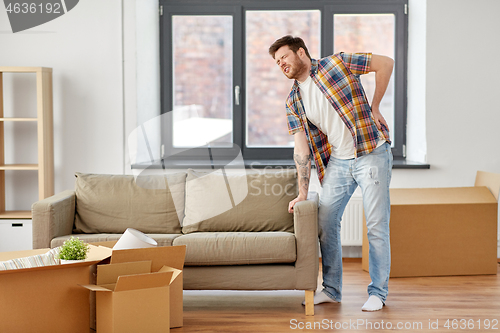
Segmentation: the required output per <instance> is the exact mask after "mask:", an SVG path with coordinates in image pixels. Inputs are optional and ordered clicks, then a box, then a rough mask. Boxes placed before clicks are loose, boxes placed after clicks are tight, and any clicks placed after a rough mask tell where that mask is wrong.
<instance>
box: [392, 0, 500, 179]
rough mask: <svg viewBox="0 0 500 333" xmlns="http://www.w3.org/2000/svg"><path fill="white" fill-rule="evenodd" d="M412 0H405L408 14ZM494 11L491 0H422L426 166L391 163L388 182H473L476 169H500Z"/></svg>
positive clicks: (499, 6) (499, 71)
mask: <svg viewBox="0 0 500 333" xmlns="http://www.w3.org/2000/svg"><path fill="white" fill-rule="evenodd" d="M416 1H419V0H414V1H411V0H410V8H409V10H410V12H409V14H410V19H411V15H412V6H411V5H412V2H413V3H415V2H416ZM499 11H500V1H496V0H478V1H474V2H472V1H468V0H430V1H427V9H426V12H427V15H426V16H427V17H426V29H425V30H426V35H427V39H426V45H425V50H422V51H423V52H420V53H419V54H418V56H421V57H425V60H424V61H423V62H424V63H425V64H426V65H425V68H422V72H424V73H423V74H424V75H425V78H426V79H425V125H426V139H427V162H428V163H429V164H430V165H431V169H430V170H413V171H408V170H395V171H394V173H393V181H392V187H440V186H471V185H473V184H474V177H475V173H476V171H477V170H484V171H489V172H496V173H500V146H499V145H498V142H499V136H498V132H499V124H500V106H499V104H498V98H497V96H498V89H499V88H500V83H499V81H498V78H499V77H500V66H497V65H496V62H497V59H496V58H497V55H498V54H499V52H500V39H499V38H497V37H496V34H497V32H498V31H500V20H498V12H499ZM410 49H412V47H411V46H410ZM413 51H414V52H417V53H418V52H419V50H418V49H415V48H413ZM412 57H414V59H415V54H412ZM413 65H414V64H412V66H413ZM411 73H413V74H416V75H418V72H416V73H414V72H410V74H411ZM409 80H410V81H411V82H415V81H417V80H418V79H416V78H415V77H409ZM411 100H412V96H409V101H411ZM410 110H411V112H418V111H419V109H415V108H411V107H410V108H409V111H410ZM411 116H412V115H409V116H408V118H409V119H411ZM411 125H412V124H409V126H411Z"/></svg>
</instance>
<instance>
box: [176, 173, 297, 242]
mask: <svg viewBox="0 0 500 333" xmlns="http://www.w3.org/2000/svg"><path fill="white" fill-rule="evenodd" d="M264 171H265V170H262V171H253V170H252V171H247V172H246V173H227V174H223V173H222V172H221V171H220V170H219V171H215V172H211V173H207V172H197V171H194V170H191V169H189V170H188V175H187V180H186V206H185V217H184V220H183V223H182V232H183V233H184V234H188V233H192V232H210V231H212V232H217V231H220V232H236V231H258V232H262V231H287V232H293V215H292V214H290V213H288V203H289V202H290V201H291V200H293V199H294V198H295V197H296V196H297V193H298V192H297V178H296V171H295V170H279V171H269V170H267V172H266V173H265V172H264Z"/></svg>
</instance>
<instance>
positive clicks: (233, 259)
mask: <svg viewBox="0 0 500 333" xmlns="http://www.w3.org/2000/svg"><path fill="white" fill-rule="evenodd" d="M173 245H186V261H185V264H186V265H188V266H189V265H191V266H204V265H249V264H271V263H292V262H295V260H296V258H297V253H296V246H295V235H294V234H292V233H289V232H279V231H277V232H197V233H191V234H188V235H182V236H180V237H177V238H175V239H174V241H173Z"/></svg>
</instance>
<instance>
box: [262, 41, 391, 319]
mask: <svg viewBox="0 0 500 333" xmlns="http://www.w3.org/2000/svg"><path fill="white" fill-rule="evenodd" d="M269 53H270V54H271V56H272V57H273V58H274V59H275V61H276V64H277V65H278V66H279V67H280V69H281V71H282V72H283V74H285V76H286V77H287V78H289V79H293V80H295V82H294V85H293V86H292V89H291V92H290V95H289V96H288V98H287V101H286V112H287V119H288V130H289V133H290V134H293V135H294V141H295V148H294V155H293V157H294V160H295V164H296V166H297V171H298V175H299V177H298V183H299V195H298V197H297V198H296V199H294V200H292V201H291V202H290V204H289V212H293V206H294V205H295V204H296V203H297V202H299V201H302V200H306V198H307V192H308V188H309V178H310V172H311V159H314V162H315V165H316V170H317V173H318V178H319V181H320V183H321V185H322V188H323V190H322V195H321V196H320V207H319V212H318V219H319V239H320V247H321V254H322V268H323V290H322V292H321V293H318V294H316V295H315V296H314V304H320V303H325V302H340V301H341V299H342V246H341V243H340V221H341V218H342V214H343V212H344V209H345V207H346V205H347V203H348V201H349V199H350V197H351V195H352V193H353V192H354V190H355V189H356V188H357V186H358V185H359V186H360V188H361V190H362V193H363V206H364V211H365V217H366V224H367V228H368V240H369V244H370V251H369V261H370V267H369V268H370V277H371V280H372V282H371V283H370V284H369V286H368V295H369V298H368V300H367V301H366V303H365V304H364V305H363V307H362V310H363V311H377V310H380V309H382V307H383V306H384V305H385V301H386V298H387V294H388V283H389V273H390V261H391V259H390V241H389V218H390V201H389V183H390V180H391V174H392V153H391V146H390V139H389V130H388V126H387V123H386V121H385V119H384V117H383V116H382V114H381V113H380V110H379V105H380V101H381V100H382V97H383V96H384V94H385V91H386V89H387V85H388V83H389V79H390V77H391V73H392V68H393V65H394V61H393V60H392V59H391V58H388V57H385V56H380V55H372V54H371V53H356V54H348V53H338V54H334V55H332V56H329V57H326V58H323V59H320V60H315V59H311V57H310V55H309V52H308V50H307V47H306V45H305V44H304V41H303V40H302V39H301V38H299V37H292V36H285V37H282V38H280V39H278V40H277V41H275V42H274V43H273V45H271V47H270V48H269ZM368 72H375V85H376V87H375V93H374V96H373V100H372V105H371V107H370V105H369V104H368V101H367V98H366V96H365V92H364V90H363V87H362V86H361V83H360V80H359V75H361V74H366V73H368Z"/></svg>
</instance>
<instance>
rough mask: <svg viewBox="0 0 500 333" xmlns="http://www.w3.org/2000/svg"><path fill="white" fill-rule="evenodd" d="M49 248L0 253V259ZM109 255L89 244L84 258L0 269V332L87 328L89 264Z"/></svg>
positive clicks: (75, 331)
mask: <svg viewBox="0 0 500 333" xmlns="http://www.w3.org/2000/svg"><path fill="white" fill-rule="evenodd" d="M49 250H50V249H38V250H28V251H16V252H4V253H0V261H7V260H11V259H16V258H23V257H29V256H33V255H39V254H44V253H47V252H48V251H49ZM109 256H111V249H109V248H106V247H99V246H91V247H90V251H89V253H88V257H87V259H86V260H85V261H83V262H79V263H73V264H65V265H52V266H44V267H33V268H23V269H16V270H7V271H0V295H1V296H0V297H1V298H0V332H37V333H44V332H47V333H56V332H61V333H67V332H72V333H79V332H84V333H88V332H89V328H88V325H89V309H90V305H89V295H88V292H87V291H86V290H85V289H83V288H81V287H79V286H78V284H88V283H89V275H90V274H89V272H90V267H91V266H92V265H94V264H97V263H99V262H101V261H102V260H104V259H106V258H109Z"/></svg>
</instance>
